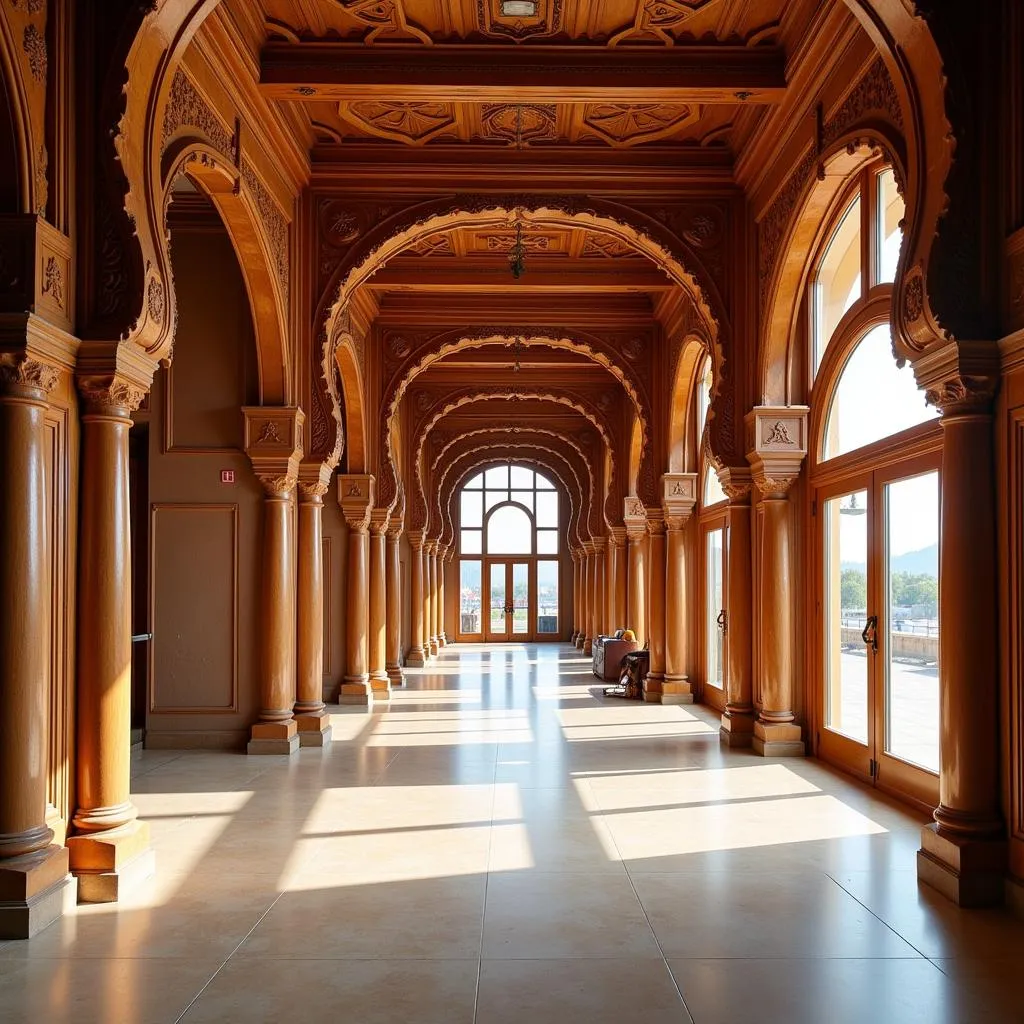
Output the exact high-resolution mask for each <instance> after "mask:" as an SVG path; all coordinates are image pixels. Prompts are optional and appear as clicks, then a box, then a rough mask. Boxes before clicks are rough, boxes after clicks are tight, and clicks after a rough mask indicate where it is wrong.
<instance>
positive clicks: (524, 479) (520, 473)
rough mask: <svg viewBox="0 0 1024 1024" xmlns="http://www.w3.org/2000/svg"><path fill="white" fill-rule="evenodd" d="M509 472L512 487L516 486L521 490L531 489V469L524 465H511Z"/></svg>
mask: <svg viewBox="0 0 1024 1024" xmlns="http://www.w3.org/2000/svg"><path fill="white" fill-rule="evenodd" d="M511 473H512V486H513V487H518V488H520V489H521V490H527V489H529V490H531V491H532V490H533V470H532V469H527V468H526V467H525V466H513V467H512V470H511Z"/></svg>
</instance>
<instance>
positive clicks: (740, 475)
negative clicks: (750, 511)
mask: <svg viewBox="0 0 1024 1024" xmlns="http://www.w3.org/2000/svg"><path fill="white" fill-rule="evenodd" d="M718 482H719V483H720V484H721V485H722V490H723V491H725V493H726V496H727V497H728V499H729V504H730V505H749V504H750V492H751V490H752V489H753V474H752V473H751V471H750V467H749V466H723V467H722V468H721V469H720V470H719V471H718Z"/></svg>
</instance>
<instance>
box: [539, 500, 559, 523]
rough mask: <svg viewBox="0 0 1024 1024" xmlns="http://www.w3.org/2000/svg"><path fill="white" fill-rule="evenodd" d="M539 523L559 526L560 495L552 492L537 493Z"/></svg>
mask: <svg viewBox="0 0 1024 1024" xmlns="http://www.w3.org/2000/svg"><path fill="white" fill-rule="evenodd" d="M537 525H538V526H553V527H557V526H558V495H557V494H554V493H552V492H550V491H549V492H547V493H546V494H538V495H537Z"/></svg>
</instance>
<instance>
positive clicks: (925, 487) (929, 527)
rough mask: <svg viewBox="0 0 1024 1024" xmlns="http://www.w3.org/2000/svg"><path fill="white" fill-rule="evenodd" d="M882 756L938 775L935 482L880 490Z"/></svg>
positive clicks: (933, 477)
mask: <svg viewBox="0 0 1024 1024" xmlns="http://www.w3.org/2000/svg"><path fill="white" fill-rule="evenodd" d="M885 531H886V537H885V554H886V565H885V570H886V587H885V593H886V597H887V602H886V609H885V629H886V642H885V655H886V657H885V666H884V669H885V683H886V686H885V704H886V738H885V749H886V751H887V752H888V753H890V754H892V755H894V756H895V757H899V758H902V759H903V760H904V761H910V762H912V763H913V764H917V765H921V767H923V768H927V769H928V770H929V771H933V772H938V770H939V474H938V473H927V474H925V475H924V476H915V477H910V478H909V479H906V480H897V481H896V482H895V483H891V484H887V485H886V488H885Z"/></svg>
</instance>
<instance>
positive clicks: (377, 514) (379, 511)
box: [370, 508, 391, 537]
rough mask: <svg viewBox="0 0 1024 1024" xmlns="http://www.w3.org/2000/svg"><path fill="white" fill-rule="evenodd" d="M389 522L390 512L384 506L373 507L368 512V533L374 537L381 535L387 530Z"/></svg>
mask: <svg viewBox="0 0 1024 1024" xmlns="http://www.w3.org/2000/svg"><path fill="white" fill-rule="evenodd" d="M390 522H391V512H390V511H389V510H388V509H386V508H375V509H374V510H373V511H372V512H371V513H370V533H372V534H373V535H374V536H375V537H383V536H385V535H386V534H387V532H388V523H390Z"/></svg>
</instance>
